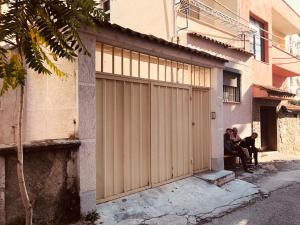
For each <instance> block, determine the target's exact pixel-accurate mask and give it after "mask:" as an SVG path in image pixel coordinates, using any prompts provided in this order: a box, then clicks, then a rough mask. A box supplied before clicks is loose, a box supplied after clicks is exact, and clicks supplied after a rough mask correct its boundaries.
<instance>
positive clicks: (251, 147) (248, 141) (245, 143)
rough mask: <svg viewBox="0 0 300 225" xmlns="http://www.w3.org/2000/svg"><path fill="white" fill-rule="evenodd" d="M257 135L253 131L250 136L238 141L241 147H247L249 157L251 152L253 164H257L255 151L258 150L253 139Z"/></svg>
mask: <svg viewBox="0 0 300 225" xmlns="http://www.w3.org/2000/svg"><path fill="white" fill-rule="evenodd" d="M257 136H258V135H257V133H255V132H253V133H252V135H251V136H249V137H246V138H245V139H244V140H242V141H241V143H240V146H241V147H243V148H247V149H248V151H249V153H250V156H251V157H252V154H253V155H254V163H255V166H257V165H258V160H257V151H258V149H257V148H256V147H255V139H256V138H257Z"/></svg>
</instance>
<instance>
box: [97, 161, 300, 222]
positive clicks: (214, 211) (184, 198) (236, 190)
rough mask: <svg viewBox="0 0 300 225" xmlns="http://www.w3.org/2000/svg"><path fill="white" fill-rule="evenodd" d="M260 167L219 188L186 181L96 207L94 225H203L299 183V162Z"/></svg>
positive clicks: (188, 179)
mask: <svg viewBox="0 0 300 225" xmlns="http://www.w3.org/2000/svg"><path fill="white" fill-rule="evenodd" d="M261 165H262V167H261V168H259V169H257V170H255V172H254V173H253V174H245V173H240V172H239V171H236V173H237V178H238V179H235V180H233V181H231V182H229V183H227V184H225V185H223V186H222V187H218V186H216V185H213V184H209V183H207V182H205V181H203V180H200V179H198V178H196V177H189V178H186V179H183V180H179V181H176V182H173V183H170V184H166V185H163V186H160V187H156V188H153V189H149V190H145V191H142V192H139V193H136V194H133V195H130V196H126V197H123V198H120V199H117V200H114V201H110V202H107V203H103V204H100V205H98V206H97V212H98V213H99V215H100V217H101V218H100V219H99V220H98V221H97V223H96V224H108V225H114V224H116V225H168V224H171V225H192V224H205V223H207V221H210V220H211V219H213V220H212V221H214V218H219V217H222V216H224V218H225V217H227V216H230V215H231V214H234V213H235V212H236V210H237V211H238V210H243V209H247V208H248V207H251V206H252V205H255V204H258V203H260V202H264V201H266V200H267V199H268V198H269V196H270V195H271V197H272V193H273V192H275V191H276V190H280V189H282V188H286V187H289V186H291V185H294V184H295V183H297V182H299V181H300V160H291V159H288V160H275V161H272V162H265V163H262V164H261ZM222 218H223V217H222ZM220 219H221V218H220ZM215 220H216V221H218V219H215ZM218 222H220V221H218ZM242 222H243V221H242ZM212 224H219V223H212ZM220 224H221V223H220ZM223 224H224V225H225V224H226V223H223ZM228 224H230V223H228ZM232 224H234V225H240V224H239V223H236V224H235V223H232ZM246 224H247V225H248V223H244V224H243V223H241V225H246ZM249 224H252V223H249ZM283 224H284V223H283ZM299 224H300V223H298V224H297V225H299ZM268 225H269V224H268Z"/></svg>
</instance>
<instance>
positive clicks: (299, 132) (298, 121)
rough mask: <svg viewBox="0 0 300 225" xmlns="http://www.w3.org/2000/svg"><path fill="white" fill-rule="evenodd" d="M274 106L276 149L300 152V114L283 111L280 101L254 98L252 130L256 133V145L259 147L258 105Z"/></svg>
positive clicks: (259, 124)
mask: <svg viewBox="0 0 300 225" xmlns="http://www.w3.org/2000/svg"><path fill="white" fill-rule="evenodd" d="M261 106H272V107H276V112H277V120H276V122H277V150H278V151H279V152H282V153H292V154H294V153H297V152H298V153H300V138H299V137H300V114H299V113H298V114H297V113H283V112H282V111H281V110H280V108H281V103H280V101H271V100H261V99H260V100H258V99H256V100H254V101H253V123H252V126H253V132H257V133H258V138H257V139H256V146H257V147H259V148H260V147H261V135H260V134H261V128H260V126H261V123H260V107H261ZM297 137H298V138H297Z"/></svg>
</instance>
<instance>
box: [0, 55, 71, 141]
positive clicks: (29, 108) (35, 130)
mask: <svg viewBox="0 0 300 225" xmlns="http://www.w3.org/2000/svg"><path fill="white" fill-rule="evenodd" d="M57 65H58V66H59V67H60V68H61V69H62V70H63V71H64V72H66V73H67V74H68V75H67V77H64V78H58V77H56V76H55V75H51V76H47V75H41V74H38V73H37V72H34V71H32V70H28V75H27V79H26V87H25V102H24V141H25V142H29V141H33V140H42V139H56V138H68V137H70V136H74V135H75V133H77V128H76V126H77V125H76V124H74V121H77V96H76V90H77V80H76V67H75V65H76V63H70V62H67V61H65V60H60V61H58V62H57ZM18 96H19V94H18V90H10V91H8V92H7V93H5V94H4V95H3V96H1V97H0V143H2V144H9V143H14V142H15V140H16V136H15V135H16V131H15V129H16V128H15V127H17V118H18V110H19V107H18V105H19V101H18V99H19V98H18Z"/></svg>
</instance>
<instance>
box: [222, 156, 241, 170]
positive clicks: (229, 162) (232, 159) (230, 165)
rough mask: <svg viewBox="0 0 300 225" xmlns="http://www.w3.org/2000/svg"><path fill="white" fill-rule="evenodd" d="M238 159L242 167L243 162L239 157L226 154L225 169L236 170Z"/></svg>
mask: <svg viewBox="0 0 300 225" xmlns="http://www.w3.org/2000/svg"><path fill="white" fill-rule="evenodd" d="M236 158H238V165H240V164H241V162H240V158H239V156H237V155H228V154H224V167H225V169H235V167H236V161H237V160H236Z"/></svg>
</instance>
